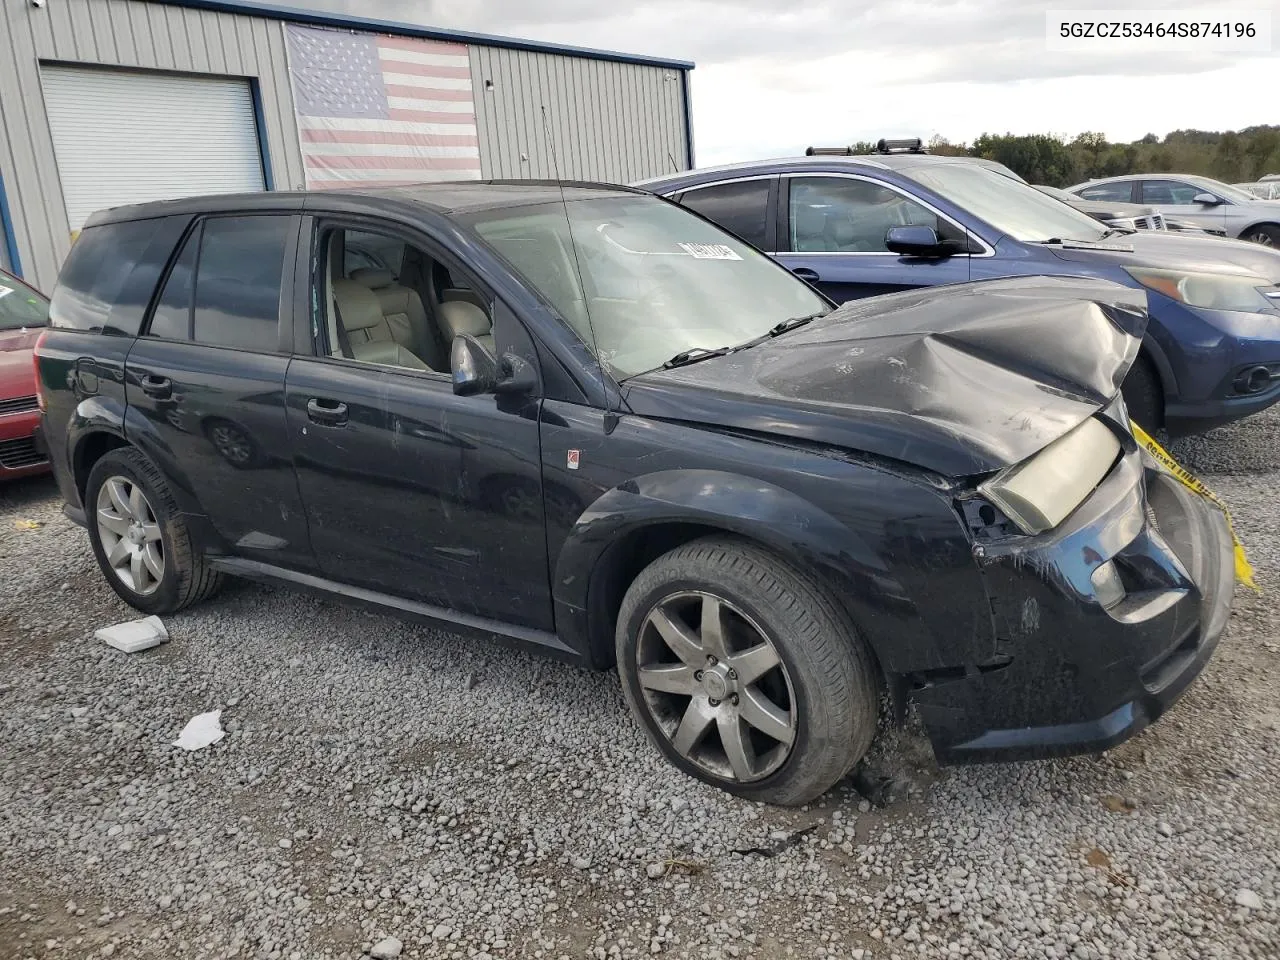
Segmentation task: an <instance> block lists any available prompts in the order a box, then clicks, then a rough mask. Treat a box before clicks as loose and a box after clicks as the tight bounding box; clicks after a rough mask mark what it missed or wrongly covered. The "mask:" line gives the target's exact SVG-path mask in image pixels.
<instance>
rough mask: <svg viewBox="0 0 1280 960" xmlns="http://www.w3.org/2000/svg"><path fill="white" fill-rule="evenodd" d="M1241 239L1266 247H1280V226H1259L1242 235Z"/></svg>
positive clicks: (1266, 224) (1265, 224)
mask: <svg viewBox="0 0 1280 960" xmlns="http://www.w3.org/2000/svg"><path fill="white" fill-rule="evenodd" d="M1240 239H1241V240H1248V241H1250V242H1251V243H1260V244H1262V245H1263V246H1264V247H1280V226H1275V225H1274V224H1270V223H1263V224H1259V225H1258V226H1256V227H1250V228H1249V229H1248V230H1246V231H1245V232H1244V233H1242V234H1241V235H1240Z"/></svg>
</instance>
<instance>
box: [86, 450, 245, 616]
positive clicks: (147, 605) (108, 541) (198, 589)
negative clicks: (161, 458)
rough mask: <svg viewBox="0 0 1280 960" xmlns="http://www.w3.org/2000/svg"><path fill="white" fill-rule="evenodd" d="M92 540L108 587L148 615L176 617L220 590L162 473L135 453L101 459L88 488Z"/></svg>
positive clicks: (114, 453) (216, 576) (117, 453)
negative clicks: (179, 611)
mask: <svg viewBox="0 0 1280 960" xmlns="http://www.w3.org/2000/svg"><path fill="white" fill-rule="evenodd" d="M85 507H86V512H87V513H88V518H87V519H88V527H89V541H90V543H91V544H92V545H93V553H94V556H95V557H96V558H97V560H98V565H99V566H100V567H101V568H102V572H103V574H104V575H105V576H106V578H107V582H108V583H109V584H111V588H112V589H113V590H115V592H116V593H117V594H119V595H120V597H121V599H123V600H124V601H125V602H126V603H128V604H129V605H130V606H132V607H136V608H137V609H139V610H141V611H143V612H144V613H173V612H174V611H176V610H181V609H182V608H183V607H185V606H188V605H190V604H192V603H196V602H198V601H200V600H203V599H205V598H206V597H209V596H211V595H212V594H213V593H214V592H215V591H216V590H217V589H218V587H219V585H220V584H221V577H220V576H219V574H218V573H216V572H215V571H214V570H212V569H211V568H210V567H209V565H208V564H207V563H206V561H205V559H204V557H203V555H201V554H200V553H199V552H198V551H196V549H195V548H194V547H193V546H192V543H191V536H190V533H189V531H188V530H187V525H186V522H185V521H184V520H183V519H182V515H181V513H179V511H178V508H177V504H176V503H175V502H174V500H173V497H172V495H171V494H170V492H169V487H168V485H167V484H166V483H165V481H164V477H163V476H162V475H161V473H160V471H159V469H157V468H156V466H155V464H153V463H152V462H151V461H150V460H148V459H147V458H146V457H145V456H143V454H142V453H141V452H139V451H138V450H136V449H135V448H133V447H118V448H117V449H115V450H111V451H110V452H108V453H106V454H104V455H103V457H102V458H101V459H100V460H99V461H98V462H97V463H95V464H94V465H93V469H92V470H91V471H90V472H89V482H88V483H87V484H86V486H85Z"/></svg>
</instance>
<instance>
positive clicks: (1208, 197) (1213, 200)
mask: <svg viewBox="0 0 1280 960" xmlns="http://www.w3.org/2000/svg"><path fill="white" fill-rule="evenodd" d="M1191 199H1192V200H1193V201H1195V202H1196V203H1198V204H1200V205H1202V206H1205V207H1216V206H1218V205H1220V204H1221V203H1222V198H1221V197H1215V196H1214V195H1213V194H1212V193H1197V194H1196V195H1195V196H1194V197H1192V198H1191Z"/></svg>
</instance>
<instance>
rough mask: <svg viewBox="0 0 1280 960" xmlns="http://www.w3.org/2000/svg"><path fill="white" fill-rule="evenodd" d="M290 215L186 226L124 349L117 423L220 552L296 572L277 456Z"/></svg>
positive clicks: (282, 437)
mask: <svg viewBox="0 0 1280 960" xmlns="http://www.w3.org/2000/svg"><path fill="white" fill-rule="evenodd" d="M299 222H300V221H299V219H298V218H297V217H292V216H289V215H285V214H254V215H247V216H219V217H210V218H207V219H205V220H203V221H197V222H196V223H195V224H194V225H193V227H192V229H191V230H190V231H189V233H188V235H187V238H186V240H185V242H184V244H183V246H182V250H181V252H180V253H179V255H178V257H177V259H176V260H175V261H174V263H173V265H172V266H171V267H170V269H169V273H168V276H167V277H166V278H165V280H164V282H163V286H162V288H161V293H160V296H159V298H158V300H157V302H156V305H155V307H154V308H153V310H152V313H151V316H150V318H149V320H148V323H147V327H146V332H145V333H144V334H143V335H142V336H140V337H139V338H138V339H137V340H136V341H135V342H134V345H133V348H132V349H131V350H130V351H129V355H128V359H127V360H126V365H125V371H126V388H125V389H126V396H127V399H128V403H129V410H128V416H127V419H126V422H125V428H126V432H127V434H128V436H129V439H130V440H131V441H132V442H133V443H135V444H136V445H137V446H138V447H140V448H141V449H142V450H143V451H144V452H145V453H146V454H147V455H148V456H149V457H151V459H152V460H154V461H155V462H156V463H157V464H159V466H160V468H161V471H162V472H163V473H164V474H165V475H166V476H168V477H172V478H175V482H176V483H178V484H179V486H181V487H182V488H183V492H184V493H185V494H187V495H189V496H190V498H191V500H192V502H193V503H194V504H195V507H196V509H198V510H200V511H201V512H202V513H203V514H204V516H205V517H207V518H208V521H209V523H210V525H211V526H212V527H213V529H214V531H215V533H216V534H217V535H218V536H219V537H221V538H222V540H223V541H224V544H225V548H226V549H227V550H228V551H229V552H231V553H237V554H241V555H244V556H248V557H252V558H254V559H257V560H260V561H262V562H266V563H272V564H276V565H279V566H285V567H290V568H294V569H302V570H306V569H310V568H311V567H312V566H313V560H312V553H311V546H310V544H309V542H308V539H307V523H306V517H305V514H304V513H303V510H302V500H301V498H300V497H299V495H298V485H297V483H296V481H295V480H294V476H293V464H292V462H291V460H290V458H289V457H288V455H287V454H286V453H285V451H287V450H288V428H287V424H286V420H285V408H284V383H285V370H286V369H287V368H288V366H289V355H288V352H287V345H288V335H287V330H286V332H284V333H283V334H282V331H281V324H280V311H281V290H282V288H283V287H284V280H285V278H286V277H287V278H289V279H290V280H291V279H292V276H293V271H294V257H295V254H296V250H297V234H298V229H299ZM286 327H287V325H286ZM250 490H251V491H252V494H251V495H250V494H249V493H248V491H250Z"/></svg>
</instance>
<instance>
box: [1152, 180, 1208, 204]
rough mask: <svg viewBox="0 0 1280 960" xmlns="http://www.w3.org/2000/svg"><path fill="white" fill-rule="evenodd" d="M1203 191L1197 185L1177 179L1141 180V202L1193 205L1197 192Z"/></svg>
mask: <svg viewBox="0 0 1280 960" xmlns="http://www.w3.org/2000/svg"><path fill="white" fill-rule="evenodd" d="M1201 193H1204V191H1203V190H1202V189H1200V188H1199V187H1194V186H1192V185H1191V184H1189V183H1182V182H1181V181H1179V180H1143V181H1142V202H1143V203H1162V204H1170V205H1173V206H1179V207H1190V206H1194V205H1195V198H1196V196H1197V194H1201Z"/></svg>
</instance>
